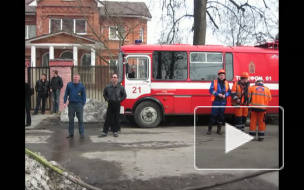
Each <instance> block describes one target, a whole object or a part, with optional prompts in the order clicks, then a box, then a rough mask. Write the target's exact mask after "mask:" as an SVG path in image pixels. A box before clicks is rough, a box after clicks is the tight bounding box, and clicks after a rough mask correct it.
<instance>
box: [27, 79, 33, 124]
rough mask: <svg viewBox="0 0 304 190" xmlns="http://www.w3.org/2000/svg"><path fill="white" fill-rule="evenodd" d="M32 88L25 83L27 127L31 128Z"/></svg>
mask: <svg viewBox="0 0 304 190" xmlns="http://www.w3.org/2000/svg"><path fill="white" fill-rule="evenodd" d="M32 95H33V94H32V93H31V87H30V85H29V84H28V83H26V82H25V111H26V124H25V127H27V126H31V123H32V120H31V112H30V111H31V96H32Z"/></svg>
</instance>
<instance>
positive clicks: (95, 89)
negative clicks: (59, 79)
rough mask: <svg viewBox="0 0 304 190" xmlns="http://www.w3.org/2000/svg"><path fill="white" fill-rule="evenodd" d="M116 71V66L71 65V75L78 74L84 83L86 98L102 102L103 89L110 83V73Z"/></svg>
mask: <svg viewBox="0 0 304 190" xmlns="http://www.w3.org/2000/svg"><path fill="white" fill-rule="evenodd" d="M116 72H117V67H116V66H101V65H97V66H73V68H72V75H71V76H72V77H73V75H74V74H76V73H77V74H79V75H80V82H82V83H83V84H84V87H85V89H86V96H87V98H90V99H96V100H99V101H101V102H103V101H104V98H103V95H102V93H103V89H104V88H105V87H106V85H107V84H109V83H110V78H111V76H112V74H113V73H116ZM71 80H72V79H71Z"/></svg>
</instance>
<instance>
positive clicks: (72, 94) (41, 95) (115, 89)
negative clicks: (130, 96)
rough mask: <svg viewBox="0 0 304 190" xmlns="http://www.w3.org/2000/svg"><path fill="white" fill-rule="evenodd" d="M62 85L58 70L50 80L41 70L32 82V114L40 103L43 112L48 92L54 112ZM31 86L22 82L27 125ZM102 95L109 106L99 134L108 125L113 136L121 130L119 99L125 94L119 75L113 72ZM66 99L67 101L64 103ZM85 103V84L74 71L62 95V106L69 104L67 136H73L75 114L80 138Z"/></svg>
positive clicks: (35, 112) (54, 111)
mask: <svg viewBox="0 0 304 190" xmlns="http://www.w3.org/2000/svg"><path fill="white" fill-rule="evenodd" d="M62 87H63V81H62V78H61V77H60V76H59V75H58V71H57V70H53V71H52V78H51V81H50V82H49V81H48V80H47V79H46V74H42V75H41V77H40V79H39V80H37V82H36V85H35V91H36V93H37V99H36V107H35V110H34V113H33V115H37V114H38V110H39V108H40V104H41V101H42V105H41V114H44V113H45V103H46V99H47V98H48V94H49V92H51V93H52V102H53V111H52V112H53V113H56V112H58V111H59V97H60V90H61V89H62ZM32 94H34V92H33V93H31V88H30V85H29V84H28V83H26V82H25V110H26V125H25V126H26V127H27V126H30V125H31V115H30V107H31V103H30V102H31V98H30V97H31V95H32ZM103 97H104V99H105V100H106V101H107V102H108V109H107V115H106V120H105V123H104V127H103V131H102V133H101V135H99V137H105V136H107V134H108V131H109V128H110V127H111V129H112V132H113V136H114V137H118V131H119V130H120V125H119V114H120V102H121V101H123V100H124V99H126V97H127V94H126V91H125V88H124V87H123V86H121V85H120V83H118V75H117V74H113V75H112V78H111V83H110V84H109V85H107V86H106V87H105V89H104V91H103ZM67 101H69V103H68V105H67ZM85 103H86V90H85V87H84V85H83V84H82V83H81V82H80V75H79V74H74V75H73V81H71V82H68V83H67V86H66V89H65V93H64V97H63V106H64V107H66V106H67V107H68V117H69V128H68V133H69V134H68V136H67V138H73V137H74V118H75V115H76V117H77V119H78V128H79V134H80V138H84V126H83V107H84V105H85Z"/></svg>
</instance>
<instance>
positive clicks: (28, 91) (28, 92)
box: [24, 82, 32, 101]
mask: <svg viewBox="0 0 304 190" xmlns="http://www.w3.org/2000/svg"><path fill="white" fill-rule="evenodd" d="M24 91H25V101H28V100H31V96H32V93H31V87H30V85H29V84H28V83H26V82H25V90H24Z"/></svg>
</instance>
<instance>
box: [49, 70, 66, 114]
mask: <svg viewBox="0 0 304 190" xmlns="http://www.w3.org/2000/svg"><path fill="white" fill-rule="evenodd" d="M52 76H53V77H52V78H51V83H50V92H51V93H52V102H53V113H56V112H58V110H59V97H60V90H61V88H62V87H63V81H62V78H61V77H60V76H59V75H58V71H57V70H53V71H52Z"/></svg>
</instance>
